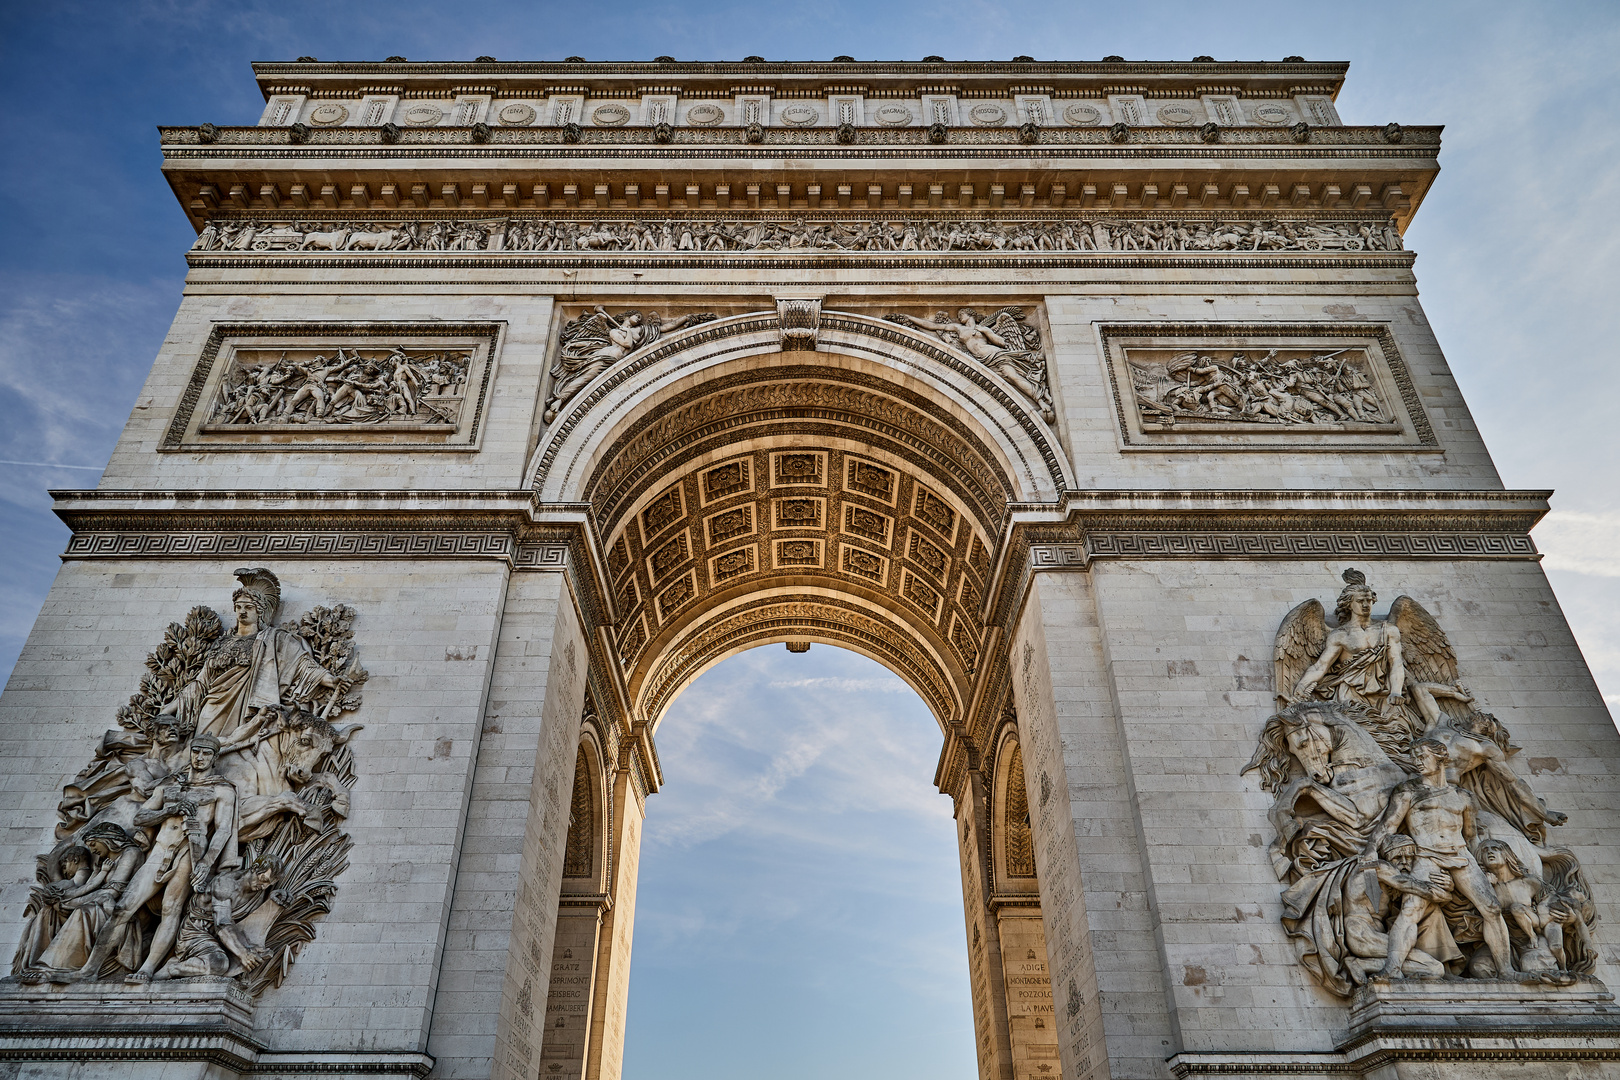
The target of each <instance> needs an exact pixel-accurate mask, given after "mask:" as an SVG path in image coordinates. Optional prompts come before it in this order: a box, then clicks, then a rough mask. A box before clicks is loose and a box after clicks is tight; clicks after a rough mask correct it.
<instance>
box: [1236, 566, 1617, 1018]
mask: <svg viewBox="0 0 1620 1080" xmlns="http://www.w3.org/2000/svg"><path fill="white" fill-rule="evenodd" d="M1344 581H1345V587H1344V589H1343V591H1342V592H1340V594H1339V599H1338V604H1337V606H1336V610H1335V612H1334V622H1333V624H1331V625H1330V624H1329V622H1328V620H1327V615H1326V612H1325V611H1324V609H1323V607H1322V604H1321V602H1320V601H1317V600H1307V601H1305V602H1304V603H1303V604H1300V605H1299V606H1298V607H1296V608H1294V610H1292V611H1290V612H1289V613H1288V615H1287V617H1286V618H1284V619H1283V622H1282V626H1281V627H1280V628H1279V629H1278V631H1277V642H1276V650H1275V655H1274V661H1275V673H1276V691H1277V705H1278V711H1277V713H1276V714H1275V715H1273V716H1272V717H1271V718H1270V719H1269V720H1267V721H1266V725H1265V729H1264V731H1263V732H1262V734H1261V736H1260V745H1259V748H1258V749H1257V750H1256V751H1255V754H1254V757H1253V759H1252V760H1251V761H1250V762H1249V764H1248V765H1247V766H1246V767H1245V768H1244V770H1243V771H1244V772H1250V771H1258V772H1259V774H1260V783H1261V786H1262V788H1264V789H1265V790H1266V791H1268V792H1271V793H1272V794H1273V795H1274V796H1275V802H1274V803H1273V805H1272V808H1271V811H1270V815H1269V816H1270V819H1271V823H1272V825H1273V826H1274V827H1275V828H1276V831H1277V836H1276V839H1275V840H1273V841H1272V843H1271V847H1270V854H1271V861H1272V867H1273V869H1274V870H1275V871H1276V873H1277V877H1278V879H1279V880H1281V881H1282V882H1283V883H1284V889H1283V894H1282V900H1283V920H1282V922H1283V927H1284V929H1285V930H1286V931H1287V933H1288V935H1289V937H1290V939H1291V940H1292V941H1293V944H1294V950H1295V952H1296V954H1297V955H1298V957H1299V960H1300V963H1301V964H1303V965H1304V966H1305V967H1306V968H1307V969H1308V970H1309V971H1310V972H1311V973H1312V975H1314V976H1315V977H1316V979H1317V980H1318V981H1320V982H1321V984H1322V985H1323V986H1325V987H1326V988H1328V989H1329V990H1331V991H1333V992H1334V993H1336V994H1339V995H1341V996H1348V995H1350V994H1351V993H1352V992H1353V991H1354V990H1355V988H1356V986H1358V985H1361V984H1363V983H1366V982H1367V981H1368V980H1370V979H1376V978H1385V979H1403V978H1444V977H1461V978H1474V979H1519V980H1539V981H1542V982H1546V983H1567V982H1570V981H1573V980H1574V979H1575V978H1576V977H1577V976H1582V975H1590V974H1591V972H1592V971H1593V969H1594V968H1595V966H1596V960H1597V954H1596V949H1595V947H1594V945H1593V942H1592V937H1591V930H1592V928H1593V926H1594V925H1595V924H1596V922H1597V913H1596V909H1595V908H1594V906H1593V904H1592V900H1591V888H1590V886H1589V885H1588V883H1587V881H1586V879H1585V877H1584V875H1583V874H1582V871H1581V868H1580V864H1579V862H1577V860H1576V858H1575V856H1574V854H1573V853H1572V852H1570V850H1569V849H1568V848H1563V847H1557V846H1553V845H1551V844H1549V842H1548V836H1547V831H1548V829H1549V828H1550V827H1552V826H1557V825H1561V824H1563V823H1564V821H1565V816H1564V815H1563V814H1560V813H1558V812H1556V811H1554V810H1550V809H1548V808H1547V805H1546V803H1544V802H1542V801H1541V799H1539V798H1538V797H1537V796H1536V794H1535V792H1533V791H1532V790H1531V789H1530V785H1529V784H1527V783H1526V782H1525V781H1524V780H1522V779H1521V778H1520V777H1519V776H1518V774H1517V773H1515V772H1514V770H1513V768H1512V766H1511V765H1510V764H1509V761H1508V759H1509V758H1510V757H1511V756H1512V755H1513V754H1515V753H1516V752H1517V751H1518V749H1519V748H1518V747H1516V746H1514V745H1512V743H1511V742H1510V741H1509V736H1508V731H1507V729H1506V728H1505V727H1504V726H1503V725H1502V724H1501V723H1500V722H1499V721H1498V720H1497V719H1496V718H1495V717H1493V716H1492V715H1490V714H1489V713H1486V712H1482V711H1480V710H1479V708H1478V702H1476V701H1475V700H1474V697H1473V695H1472V694H1470V693H1469V692H1468V690H1467V689H1466V688H1465V687H1464V685H1463V684H1462V682H1461V681H1460V678H1459V672H1458V670H1457V657H1456V654H1455V653H1454V652H1453V651H1452V648H1451V643H1450V642H1449V641H1448V640H1447V639H1446V634H1445V631H1444V630H1443V629H1441V627H1440V624H1439V623H1438V622H1436V621H1435V619H1434V617H1433V616H1432V615H1430V614H1429V613H1428V612H1427V611H1426V610H1424V608H1423V605H1422V604H1420V603H1418V602H1417V601H1416V600H1414V599H1412V598H1411V597H1410V596H1401V597H1398V598H1397V599H1396V600H1395V602H1394V603H1393V604H1391V605H1390V609H1389V614H1388V616H1387V617H1386V618H1384V619H1375V618H1373V617H1372V611H1373V605H1374V604H1375V603H1376V602H1377V599H1378V597H1377V594H1376V593H1374V592H1373V590H1372V588H1371V587H1369V586H1368V584H1367V580H1366V576H1365V575H1364V574H1362V573H1361V572H1360V571H1357V570H1346V571H1345V572H1344Z"/></svg>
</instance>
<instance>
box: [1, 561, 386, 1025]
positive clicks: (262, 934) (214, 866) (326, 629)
mask: <svg viewBox="0 0 1620 1080" xmlns="http://www.w3.org/2000/svg"><path fill="white" fill-rule="evenodd" d="M236 576H237V579H238V580H239V581H240V583H241V587H240V588H238V589H237V590H236V592H235V594H234V595H233V596H232V598H231V601H232V608H233V610H234V612H235V615H236V622H235V628H234V630H235V632H234V633H229V632H227V631H226V630H225V627H224V624H223V623H222V621H221V620H220V618H219V616H218V615H217V614H215V613H214V612H213V611H211V610H209V609H208V608H203V607H199V608H195V609H193V610H192V612H191V613H190V614H189V615H188V616H187V618H186V621H185V622H184V623H183V624H181V623H173V624H171V625H170V626H169V629H168V632H167V633H166V634H165V636H164V641H163V643H162V644H161V645H160V646H159V647H158V649H157V650H156V651H155V652H154V653H153V654H152V655H151V656H150V657H149V658H148V660H147V668H148V674H147V675H146V677H145V678H144V679H143V680H142V682H141V692H140V693H138V694H137V695H135V697H133V698H131V699H130V703H129V704H128V705H127V706H125V707H123V708H122V709H120V710H119V712H118V722H119V725H120V727H119V729H117V730H114V731H109V732H107V734H106V735H105V736H104V737H103V738H102V740H101V745H100V747H99V748H98V750H97V753H96V757H95V760H94V761H92V762H91V764H90V765H89V766H87V767H86V768H85V769H84V770H83V771H81V772H80V773H79V775H78V776H76V777H75V778H74V779H73V781H72V782H70V783H69V784H68V785H67V786H66V788H65V789H64V790H63V799H62V803H61V806H60V808H59V811H58V813H59V823H58V825H57V829H56V835H57V839H58V843H57V844H56V846H55V847H53V848H52V850H51V851H49V852H47V853H46V854H44V855H42V856H40V859H39V885H38V886H37V887H36V888H35V889H34V891H33V893H32V895H31V898H30V901H29V905H28V909H27V911H26V913H25V918H26V919H27V925H26V927H25V930H24V933H23V937H22V941H21V943H20V944H19V946H18V948H17V952H16V954H15V955H14V957H13V959H12V978H14V979H18V980H21V981H25V982H47V981H48V982H57V983H67V982H95V981H103V980H121V981H126V982H134V983H144V982H149V981H151V980H152V979H154V978H156V979H177V978H190V977H196V976H204V975H212V976H221V975H223V976H234V977H237V978H238V979H239V980H240V981H241V982H242V984H243V985H244V987H245V988H246V989H247V990H248V991H249V992H250V993H255V994H256V993H258V992H259V991H260V990H262V989H264V988H265V987H266V986H269V985H273V984H279V983H280V981H281V980H282V979H283V978H285V977H286V975H287V972H288V970H289V968H290V966H291V963H292V961H293V959H294V958H295V957H296V955H297V952H298V949H299V948H300V947H301V946H302V945H303V944H304V943H305V942H307V941H310V940H311V939H313V938H314V936H315V928H314V923H315V921H316V920H317V919H318V918H319V917H320V916H321V915H323V914H325V912H326V911H327V910H328V908H329V906H330V902H331V898H332V895H333V893H334V892H335V891H336V883H335V879H336V877H337V876H338V875H339V874H340V873H341V872H342V871H343V869H344V868H345V867H346V866H347V853H348V851H349V848H350V846H351V845H350V842H349V838H348V837H347V836H346V835H345V834H343V833H342V832H341V831H340V826H341V824H342V820H343V818H344V817H346V816H347V814H348V809H349V796H348V790H349V787H350V786H351V785H352V784H353V783H354V765H353V758H352V756H351V755H350V753H349V750H348V747H347V743H348V741H349V739H350V738H351V737H352V736H353V735H354V733H355V732H356V731H358V730H359V728H360V725H359V724H342V725H337V724H334V723H332V722H331V721H332V720H333V719H336V718H337V717H339V716H340V715H341V714H343V713H345V712H348V711H352V710H354V709H357V708H359V706H360V695H359V692H358V689H359V687H360V685H361V684H362V683H364V682H365V680H366V672H365V670H364V669H362V668H361V667H360V666H359V665H358V664H357V663H356V662H355V656H354V641H353V633H352V631H351V626H352V625H353V621H354V614H355V613H354V611H353V610H352V609H350V608H347V607H344V606H341V605H339V606H338V607H335V608H324V607H317V608H315V609H313V610H312V611H310V612H309V613H308V614H306V615H305V616H304V617H303V618H302V619H300V620H298V621H297V622H293V623H286V624H283V625H281V626H276V625H275V624H274V619H275V616H276V614H277V611H278V609H279V607H280V604H281V582H280V581H279V579H277V577H276V575H275V574H274V573H272V572H271V571H269V570H267V569H265V568H264V567H244V568H243V569H240V570H237V571H236ZM273 885H274V886H276V888H275V889H274V890H272V889H271V886H273Z"/></svg>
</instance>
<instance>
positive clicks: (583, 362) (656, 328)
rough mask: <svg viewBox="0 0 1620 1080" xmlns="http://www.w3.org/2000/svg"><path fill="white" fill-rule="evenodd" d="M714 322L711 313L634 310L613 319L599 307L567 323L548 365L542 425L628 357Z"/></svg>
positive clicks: (550, 420)
mask: <svg viewBox="0 0 1620 1080" xmlns="http://www.w3.org/2000/svg"><path fill="white" fill-rule="evenodd" d="M714 318H715V316H714V314H713V313H712V312H698V313H693V314H690V315H682V316H680V317H679V318H675V319H663V318H660V317H659V315H658V312H656V311H650V312H648V313H647V314H646V315H643V314H642V313H641V312H639V311H635V310H631V311H626V312H625V313H624V314H622V315H620V316H619V317H618V318H614V317H613V316H612V315H609V314H608V313H607V311H606V310H605V309H603V308H601V307H598V308H597V309H596V310H595V311H593V312H591V313H590V314H589V315H582V316H580V317H579V318H577V319H572V320H570V321H569V322H568V324H567V325H566V326H564V327H563V330H562V335H561V340H560V342H559V344H558V347H557V361H556V363H554V364H552V365H551V395H550V397H549V398H547V400H546V412H545V422H546V423H548V424H549V423H551V422H552V421H553V420H555V419H557V413H558V412H560V411H561V410H562V407H563V406H564V405H566V404H568V402H569V400H570V399H572V398H573V396H574V395H575V394H577V393H579V392H580V391H581V390H583V389H585V387H586V386H587V385H588V384H589V383H590V382H591V380H593V379H595V378H596V377H597V376H598V375H600V374H602V373H603V372H604V371H606V370H607V369H608V368H610V367H615V366H617V365H618V364H619V362H620V361H622V360H624V359H625V358H626V357H628V356H629V355H630V354H631V353H636V352H640V351H641V350H642V349H645V348H646V347H647V346H649V345H651V344H652V343H653V342H655V341H657V340H658V339H659V338H661V337H663V336H664V335H665V334H672V333H674V332H675V331H676V330H681V329H684V328H685V327H688V326H695V325H697V324H698V323H705V322H711V321H713V320H714Z"/></svg>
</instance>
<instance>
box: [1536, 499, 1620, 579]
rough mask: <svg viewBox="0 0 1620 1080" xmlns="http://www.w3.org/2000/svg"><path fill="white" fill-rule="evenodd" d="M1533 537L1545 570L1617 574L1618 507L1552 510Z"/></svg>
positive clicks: (1619, 572)
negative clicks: (1592, 511) (1593, 509)
mask: <svg viewBox="0 0 1620 1080" xmlns="http://www.w3.org/2000/svg"><path fill="white" fill-rule="evenodd" d="M1535 536H1536V545H1537V546H1538V547H1539V548H1540V549H1541V550H1542V552H1543V559H1542V562H1543V564H1544V565H1545V566H1546V567H1547V568H1548V569H1551V570H1569V571H1573V572H1574V573H1577V574H1592V575H1594V576H1597V577H1620V510H1606V511H1599V512H1595V513H1591V512H1582V511H1578V510H1554V511H1552V512H1551V513H1549V514H1548V515H1547V516H1546V517H1544V518H1542V519H1541V524H1539V525H1537V526H1536V533H1535Z"/></svg>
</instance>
